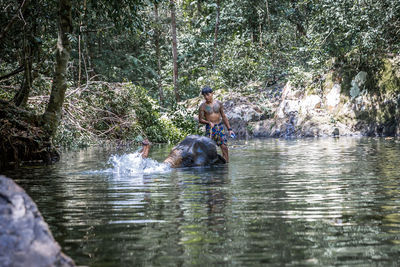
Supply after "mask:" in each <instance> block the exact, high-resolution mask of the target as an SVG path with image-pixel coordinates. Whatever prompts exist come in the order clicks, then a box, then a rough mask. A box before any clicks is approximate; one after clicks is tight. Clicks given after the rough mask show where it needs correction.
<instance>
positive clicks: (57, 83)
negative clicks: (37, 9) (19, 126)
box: [43, 0, 72, 138]
mask: <svg viewBox="0 0 400 267" xmlns="http://www.w3.org/2000/svg"><path fill="white" fill-rule="evenodd" d="M58 27H59V29H58V41H57V50H56V66H55V73H54V79H53V85H52V88H51V95H50V101H49V104H48V105H47V108H46V111H45V113H44V114H43V126H44V129H45V130H46V133H47V135H48V137H49V138H51V137H53V136H54V134H55V132H56V130H57V127H58V124H59V121H60V117H61V111H62V105H63V102H64V97H65V91H66V89H67V84H66V78H65V77H66V74H67V65H68V60H69V56H70V51H71V45H70V42H69V40H68V34H71V33H72V17H71V0H60V1H59V24H58Z"/></svg>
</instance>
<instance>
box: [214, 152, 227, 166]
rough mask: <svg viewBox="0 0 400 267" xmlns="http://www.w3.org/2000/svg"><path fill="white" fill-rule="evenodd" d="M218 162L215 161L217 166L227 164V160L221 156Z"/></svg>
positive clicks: (218, 155)
mask: <svg viewBox="0 0 400 267" xmlns="http://www.w3.org/2000/svg"><path fill="white" fill-rule="evenodd" d="M217 158H218V159H217V160H216V161H215V164H225V163H226V160H225V159H224V158H223V157H222V156H221V155H220V154H217Z"/></svg>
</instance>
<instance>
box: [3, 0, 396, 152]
mask: <svg viewBox="0 0 400 267" xmlns="http://www.w3.org/2000/svg"><path fill="white" fill-rule="evenodd" d="M58 2H60V4H66V5H67V6H70V8H71V18H72V21H71V23H72V29H71V30H70V31H69V29H68V27H66V28H65V32H64V34H65V35H64V36H66V38H64V45H66V47H69V50H68V51H70V53H69V57H68V64H67V65H66V67H67V69H66V73H65V82H66V85H67V88H66V95H65V99H64V97H62V98H61V99H62V102H64V105H63V112H62V114H63V119H62V122H61V124H60V126H59V130H58V131H57V134H56V136H55V139H54V140H55V141H56V142H57V143H58V144H60V145H63V146H76V145H85V144H89V143H91V142H93V141H95V140H98V139H124V140H139V139H140V137H144V136H147V137H149V138H150V139H151V140H154V141H156V142H169V141H173V142H174V141H176V140H179V139H180V138H182V137H183V136H185V135H186V134H188V133H195V132H197V131H198V126H197V123H196V122H195V121H194V120H193V115H194V114H189V113H188V112H187V111H186V110H185V108H183V107H182V105H181V104H180V102H179V101H180V100H186V99H189V98H193V97H196V96H198V94H199V89H200V88H201V87H203V86H204V85H210V86H212V87H213V88H215V89H217V90H218V89H225V90H227V91H231V90H236V89H237V88H242V87H245V86H246V85H247V84H248V83H250V82H258V83H259V84H261V85H262V86H267V85H270V84H273V83H275V82H276V81H277V80H280V79H292V80H294V81H296V82H297V83H298V84H299V85H300V86H301V84H302V83H304V80H305V79H306V78H307V79H309V75H305V73H308V74H311V76H312V78H311V79H318V77H320V75H321V74H322V73H324V72H326V71H327V70H332V69H334V70H335V73H337V75H338V76H340V77H338V79H340V80H342V81H343V82H348V81H347V77H350V76H351V75H354V74H356V73H357V72H359V71H361V70H363V71H366V72H368V73H370V74H372V75H371V76H369V77H370V81H369V84H370V87H371V89H372V90H375V91H378V92H376V93H380V92H379V90H382V89H379V87H377V86H374V84H376V83H377V81H378V80H379V77H378V76H379V75H382V72H381V71H380V70H382V69H383V65H384V62H385V61H384V59H385V58H388V57H392V56H394V55H398V54H399V49H400V34H399V33H400V2H399V1H392V0H381V1H371V0H357V1H353V0H339V1H330V0H298V1H296V0H279V1H278V0H242V1H237V0H216V1H211V0H179V1H174V0H169V1H166V0H164V1H163V0H124V1H106V0H97V1H90V0H83V1H75V0H60V1H57V2H56V1H45V0H19V1H17V0H0V12H1V16H0V25H1V27H0V28H1V32H0V51H1V61H0V88H1V90H0V99H2V100H6V101H9V102H13V103H15V104H16V105H17V106H19V107H24V108H25V109H28V110H30V111H32V112H34V113H35V114H43V113H44V112H45V111H46V110H47V111H48V110H49V107H48V105H49V104H47V103H48V101H49V98H50V97H49V95H50V93H51V91H54V90H55V89H56V87H57V85H54V84H55V83H56V81H59V80H58V79H57V78H56V77H57V72H58V70H57V68H56V67H57V66H58V65H57V62H59V61H57V59H56V55H55V54H56V53H55V52H56V51H57V47H58V45H57V36H58V34H59V33H60V29H62V27H60V25H61V26H62V23H61V24H59V23H58V21H59V20H60V17H62V14H60V12H58V9H59V3H58ZM61 21H63V20H62V19H61ZM64 26H65V25H64ZM61 32H62V30H61ZM175 40H176V42H175ZM175 45H176V47H175ZM58 77H59V78H60V77H61V78H63V77H64V76H58ZM59 85H61V83H59ZM343 88H346V86H344V87H343ZM391 90H395V91H396V90H397V91H400V89H399V88H398V87H397V88H396V87H394V89H393V88H392V89H391ZM397 93H399V92H397ZM28 96H29V98H28ZM50 102H51V101H50ZM56 117H57V116H55V117H51V116H50V117H49V116H47V118H50V120H53V119H54V120H56ZM56 125H58V122H56ZM50 135H51V136H53V135H54V133H52V132H51V133H50Z"/></svg>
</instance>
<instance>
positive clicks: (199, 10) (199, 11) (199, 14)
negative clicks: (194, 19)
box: [197, 0, 203, 17]
mask: <svg viewBox="0 0 400 267" xmlns="http://www.w3.org/2000/svg"><path fill="white" fill-rule="evenodd" d="M197 13H198V14H197V16H199V17H201V14H202V13H203V10H202V8H201V0H197Z"/></svg>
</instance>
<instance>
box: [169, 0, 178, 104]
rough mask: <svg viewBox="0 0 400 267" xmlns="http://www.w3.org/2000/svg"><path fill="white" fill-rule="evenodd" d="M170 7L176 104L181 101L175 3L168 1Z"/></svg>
mask: <svg viewBox="0 0 400 267" xmlns="http://www.w3.org/2000/svg"><path fill="white" fill-rule="evenodd" d="M170 5H171V28H172V56H173V63H174V92H175V99H176V102H179V101H180V100H181V98H180V95H179V89H178V48H177V47H178V45H177V41H176V19H175V1H174V0H170Z"/></svg>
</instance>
